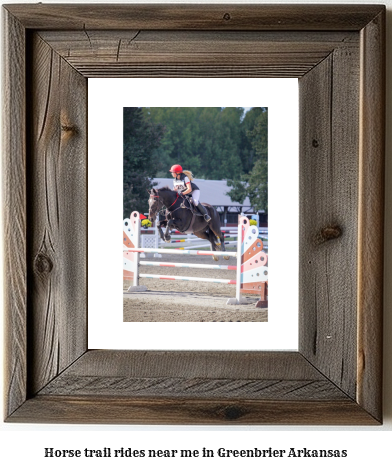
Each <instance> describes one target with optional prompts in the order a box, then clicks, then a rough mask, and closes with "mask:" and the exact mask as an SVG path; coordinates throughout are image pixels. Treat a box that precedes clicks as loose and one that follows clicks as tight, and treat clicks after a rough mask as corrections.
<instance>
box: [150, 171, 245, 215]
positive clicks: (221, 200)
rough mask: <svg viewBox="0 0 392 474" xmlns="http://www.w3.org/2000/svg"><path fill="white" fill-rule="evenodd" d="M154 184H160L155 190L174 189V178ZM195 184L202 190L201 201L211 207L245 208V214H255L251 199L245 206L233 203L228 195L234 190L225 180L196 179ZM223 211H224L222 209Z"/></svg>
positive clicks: (163, 179) (158, 180) (157, 179)
mask: <svg viewBox="0 0 392 474" xmlns="http://www.w3.org/2000/svg"><path fill="white" fill-rule="evenodd" d="M153 182H154V183H155V182H156V183H158V184H157V185H156V186H154V187H155V188H162V187H163V186H169V188H171V189H172V188H173V178H153ZM195 184H197V186H198V187H199V188H200V199H201V201H202V202H206V203H208V204H211V206H216V207H224V206H227V207H229V208H232V207H234V208H239V207H241V208H244V212H253V208H252V206H251V204H250V201H249V198H246V199H245V201H244V202H243V204H240V203H239V202H236V201H232V200H231V198H230V196H227V195H226V193H227V192H228V191H230V190H231V189H232V187H231V186H228V185H227V181H226V180H225V179H222V180H217V179H198V178H196V179H195ZM222 210H223V209H222ZM230 211H234V212H236V211H237V209H229V212H230Z"/></svg>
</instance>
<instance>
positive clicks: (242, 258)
mask: <svg viewBox="0 0 392 474" xmlns="http://www.w3.org/2000/svg"><path fill="white" fill-rule="evenodd" d="M140 234H141V222H140V215H139V212H137V211H134V212H132V213H131V216H130V218H129V219H124V223H123V279H124V280H127V281H129V282H130V286H129V288H128V290H127V292H129V293H131V292H134V291H146V290H147V288H146V287H145V286H141V285H139V278H157V279H165V280H188V281H204V282H211V283H223V284H231V285H236V296H235V298H229V299H228V301H227V304H244V303H248V301H247V300H246V299H245V298H243V297H241V294H244V293H249V294H257V295H258V296H259V298H260V299H259V301H258V302H257V303H256V307H258V308H267V307H268V266H267V261H268V257H267V254H266V253H265V252H263V242H262V240H261V239H259V237H258V236H259V231H258V228H257V227H256V226H253V225H250V223H249V220H248V219H247V218H246V217H245V216H241V215H240V216H238V240H237V250H236V251H235V252H226V251H204V250H176V249H161V248H159V249H155V248H140ZM157 252H159V253H160V254H177V255H195V256H197V255H211V256H213V257H219V256H223V257H225V258H227V257H234V258H236V260H237V263H236V265H235V266H234V265H202V267H203V268H205V269H206V270H208V269H216V268H218V267H219V269H220V270H234V269H235V270H236V280H229V279H219V280H217V279H214V278H196V277H185V276H180V275H179V276H172V275H170V276H169V275H152V274H141V273H139V269H140V268H139V267H140V266H141V265H155V266H162V267H165V266H167V267H173V266H174V267H182V266H184V265H183V264H181V263H178V264H173V263H169V262H146V261H143V262H140V254H141V253H157ZM186 266H187V267H188V268H189V267H190V268H201V264H197V263H195V264H186Z"/></svg>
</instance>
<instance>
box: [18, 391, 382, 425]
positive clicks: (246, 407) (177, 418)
mask: <svg viewBox="0 0 392 474" xmlns="http://www.w3.org/2000/svg"><path fill="white" fill-rule="evenodd" d="M9 421H12V422H23V423H28V422H34V423H69V422H72V423H86V424H89V423H90V424H93V423H117V424H138V425H139V424H150V425H159V424H166V425H167V424H182V425H184V424H189V425H197V424H202V425H225V426H227V425H274V424H277V425H320V424H323V425H347V424H349V425H375V424H377V422H376V421H375V420H374V418H372V417H370V416H369V414H368V413H367V412H366V411H365V410H363V409H362V408H361V407H360V406H359V405H358V404H357V403H356V402H354V401H353V400H350V399H348V398H346V399H345V400H341V401H326V400H324V401H323V400H321V401H320V400H319V401H293V400H289V401H284V400H262V401H260V400H248V399H245V400H233V401H230V400H227V399H214V400H203V399H200V398H195V399H173V398H169V399H157V398H155V397H154V398H152V399H146V398H141V399H134V398H127V397H124V398H122V397H117V396H115V397H106V396H91V397H90V396H86V397H72V396H40V395H38V396H37V397H35V398H34V399H32V400H28V401H27V402H26V403H25V404H24V405H23V406H22V407H21V408H20V409H19V410H18V411H17V412H16V413H15V414H14V416H13V417H12V419H10V420H9Z"/></svg>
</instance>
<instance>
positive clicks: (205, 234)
mask: <svg viewBox="0 0 392 474" xmlns="http://www.w3.org/2000/svg"><path fill="white" fill-rule="evenodd" d="M194 234H195V235H196V236H197V237H199V238H200V239H204V240H208V241H209V243H210V249H211V252H216V251H217V250H219V249H218V248H217V246H216V244H215V239H214V234H213V233H212V232H210V231H209V229H208V230H207V231H203V232H195V233H194ZM212 258H213V260H215V262H217V261H218V260H219V257H218V256H217V255H213V256H212Z"/></svg>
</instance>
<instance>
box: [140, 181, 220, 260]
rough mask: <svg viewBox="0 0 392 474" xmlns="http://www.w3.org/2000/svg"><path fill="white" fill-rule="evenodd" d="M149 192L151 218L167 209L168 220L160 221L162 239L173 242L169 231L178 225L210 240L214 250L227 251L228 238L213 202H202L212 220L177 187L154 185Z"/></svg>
mask: <svg viewBox="0 0 392 474" xmlns="http://www.w3.org/2000/svg"><path fill="white" fill-rule="evenodd" d="M149 192H150V199H149V200H148V204H149V211H148V218H149V220H150V221H151V222H153V221H154V219H155V218H156V215H157V213H158V212H159V211H160V210H161V209H165V220H163V221H160V222H159V224H158V231H159V235H160V236H161V239H162V240H164V241H165V242H170V240H171V237H170V235H169V231H170V230H171V229H177V230H178V231H179V232H182V233H186V234H191V233H193V234H195V235H196V236H197V237H199V238H200V239H205V240H208V241H209V242H210V247H211V251H213V252H216V251H222V252H225V251H226V249H225V238H224V235H223V234H222V232H221V228H220V218H219V214H218V212H217V211H216V210H215V209H214V208H213V207H212V206H211V205H210V204H206V203H204V202H203V203H202V204H203V206H204V207H205V208H206V209H207V211H208V214H209V215H210V217H211V220H210V222H208V223H207V222H206V221H205V220H204V217H203V216H202V215H201V214H200V213H199V212H198V210H197V209H192V210H191V209H190V207H191V206H190V204H189V202H188V201H187V199H186V198H185V197H183V196H182V195H179V194H178V193H177V192H176V191H172V190H171V189H170V188H169V187H167V186H165V187H164V188H159V189H154V188H153V189H151V191H149ZM162 227H166V232H165V233H163V231H162ZM218 239H219V241H218ZM212 258H213V259H214V260H215V261H217V260H219V257H217V256H213V257H212ZM224 258H225V259H226V260H228V259H229V257H228V256H224Z"/></svg>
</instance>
